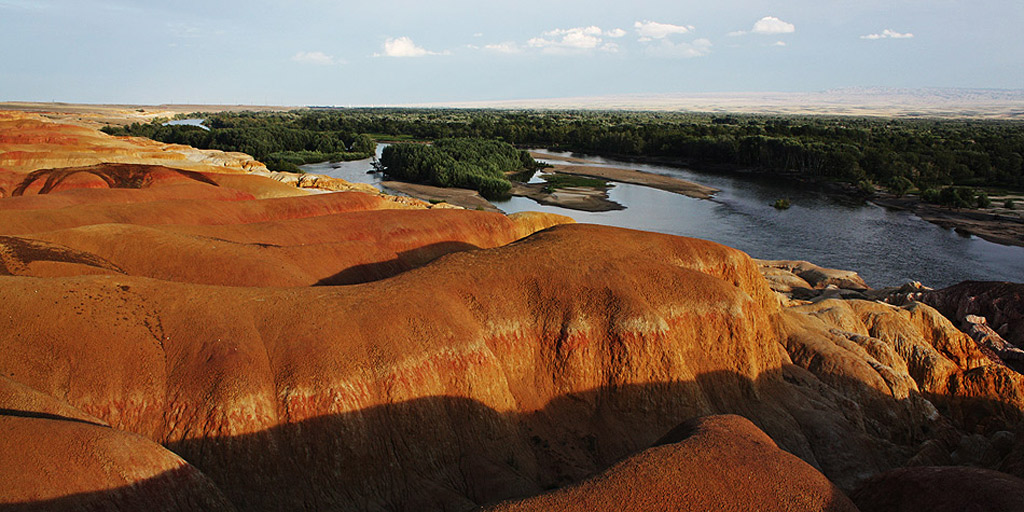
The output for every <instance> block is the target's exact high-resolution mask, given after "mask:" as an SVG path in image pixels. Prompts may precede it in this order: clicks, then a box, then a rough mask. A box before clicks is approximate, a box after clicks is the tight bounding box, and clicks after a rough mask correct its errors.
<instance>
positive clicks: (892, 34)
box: [860, 29, 914, 39]
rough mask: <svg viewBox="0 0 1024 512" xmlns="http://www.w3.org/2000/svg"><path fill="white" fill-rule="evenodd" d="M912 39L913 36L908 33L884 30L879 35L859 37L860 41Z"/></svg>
mask: <svg viewBox="0 0 1024 512" xmlns="http://www.w3.org/2000/svg"><path fill="white" fill-rule="evenodd" d="M911 37H914V34H911V33H910V32H907V33H904V34H901V33H899V32H896V31H895V30H890V29H885V30H883V31H882V33H881V34H868V35H866V36H860V38H861V39H910V38H911Z"/></svg>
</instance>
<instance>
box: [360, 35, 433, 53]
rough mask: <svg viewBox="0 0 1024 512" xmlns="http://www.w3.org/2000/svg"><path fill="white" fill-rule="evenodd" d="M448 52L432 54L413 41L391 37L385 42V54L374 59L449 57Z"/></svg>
mask: <svg viewBox="0 0 1024 512" xmlns="http://www.w3.org/2000/svg"><path fill="white" fill-rule="evenodd" d="M447 54H448V52H440V53H439V52H432V51H430V50H427V49H426V48H423V47H422V46H416V43H413V42H412V39H410V38H408V37H405V36H402V37H389V38H387V40H385V41H384V53H375V54H373V56H374V57H425V56H427V55H447Z"/></svg>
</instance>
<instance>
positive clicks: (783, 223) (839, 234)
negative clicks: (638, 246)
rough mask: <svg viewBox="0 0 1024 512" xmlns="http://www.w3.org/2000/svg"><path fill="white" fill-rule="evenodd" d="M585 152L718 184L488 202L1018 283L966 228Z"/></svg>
mask: <svg viewBox="0 0 1024 512" xmlns="http://www.w3.org/2000/svg"><path fill="white" fill-rule="evenodd" d="M379 149H380V148H378V151H379ZM553 154H555V153H553ZM588 159H591V160H594V161H597V162H600V163H601V164H604V165H608V166H612V167H627V168H631V169H639V170H642V171H647V172H654V173H658V174H665V175H669V176H675V177H678V178H682V179H685V180H689V181H694V182H698V183H701V184H705V185H709V186H712V187H715V188H717V189H719V190H720V192H719V193H717V194H715V196H714V198H712V199H710V200H701V199H693V198H690V197H686V196H682V195H679V194H673V193H671V192H664V191H661V190H657V189H653V188H648V187H642V186H638V185H629V184H625V183H616V184H615V186H614V187H613V188H612V189H611V190H610V193H609V196H610V198H611V199H612V200H613V201H616V202H618V203H620V204H622V205H625V206H626V209H625V210H617V211H610V212H597V213H591V212H580V211H575V210H568V209H565V208H559V207H554V206H544V205H540V204H537V203H536V202H534V201H532V200H530V199H527V198H523V197H513V198H511V199H510V200H508V201H497V202H495V203H494V204H495V205H496V206H497V207H498V208H501V209H502V210H503V211H505V212H506V213H513V212H519V211H544V212H552V213H558V214H561V215H566V216H569V217H572V218H574V219H576V220H577V221H578V222H589V223H594V224H605V225H609V226H619V227H625V228H633V229H642V230H646V231H656V232H660V233H669V234H674V235H683V236H691V237H697V238H704V239H707V240H712V241H715V242H719V243H722V244H725V245H728V246H731V247H735V248H737V249H740V250H742V251H745V252H747V253H748V254H750V255H751V256H754V257H756V258H765V259H801V260H808V261H811V262H814V263H817V264H819V265H822V266H826V267H833V268H841V269H850V270H856V271H857V272H859V273H860V275H861V276H862V277H863V278H864V279H865V280H866V281H867V282H868V284H869V285H871V286H873V287H880V286H889V285H899V284H902V283H903V282H906V281H908V280H915V281H921V282H922V283H924V284H925V285H927V286H932V287H936V288H938V287H944V286H948V285H951V284H955V283H958V282H960V281H963V280H968V279H973V280H995V281H1017V282H1022V281H1024V247H1008V246H1003V245H999V244H994V243H991V242H987V241H985V240H982V239H980V238H978V237H974V236H963V235H960V234H957V233H956V232H954V231H953V230H949V229H943V228H940V227H938V226H936V225H934V224H931V223H929V222H926V221H923V220H921V219H920V218H918V217H916V216H914V215H912V214H910V213H907V212H902V211H890V210H887V209H885V208H882V207H879V206H876V205H872V204H865V205H853V204H845V203H843V202H840V201H838V200H836V199H835V198H833V197H831V196H827V195H825V194H822V193H820V192H817V191H815V190H811V189H801V188H794V186H793V184H791V183H780V182H777V181H772V180H764V179H756V178H751V177H748V176H743V177H737V176H731V175H723V174H709V173H700V172H696V171H690V170H687V169H680V168H675V167H667V166H662V165H651V164H637V163H629V162H620V161H615V160H610V159H603V158H599V157H593V158H591V157H588ZM303 168H304V169H305V170H307V172H314V173H318V174H327V175H331V176H336V177H339V178H342V179H346V180H350V181H358V182H362V183H371V184H373V185H376V186H378V187H379V186H380V180H379V177H377V176H376V175H371V174H366V170H368V169H369V168H370V166H369V160H360V161H358V162H347V163H343V164H313V165H308V166H304V167H303ZM783 197H787V198H789V199H790V201H791V203H792V207H791V208H790V209H788V210H782V211H780V210H776V209H775V208H773V207H772V206H771V204H772V203H773V202H774V201H775V200H776V199H779V198H783Z"/></svg>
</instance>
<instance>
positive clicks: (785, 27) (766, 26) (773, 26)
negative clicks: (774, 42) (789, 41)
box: [728, 16, 796, 36]
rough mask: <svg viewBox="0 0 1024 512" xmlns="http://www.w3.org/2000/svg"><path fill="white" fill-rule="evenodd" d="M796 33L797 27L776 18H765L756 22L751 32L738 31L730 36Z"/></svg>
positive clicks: (730, 33)
mask: <svg viewBox="0 0 1024 512" xmlns="http://www.w3.org/2000/svg"><path fill="white" fill-rule="evenodd" d="M793 32H796V25H794V24H792V23H789V22H786V21H782V20H780V19H779V18H776V17H775V16H765V17H764V18H761V19H759V20H757V21H756V22H754V26H753V28H751V29H750V31H749V32H747V31H746V30H738V31H736V32H729V34H728V35H730V36H742V35H744V34H761V35H778V34H792V33H793Z"/></svg>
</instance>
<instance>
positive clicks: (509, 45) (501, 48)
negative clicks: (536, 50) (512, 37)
mask: <svg viewBox="0 0 1024 512" xmlns="http://www.w3.org/2000/svg"><path fill="white" fill-rule="evenodd" d="M484 49H485V50H490V51H492V52H498V53H510V54H511V53H522V52H523V49H522V48H520V47H519V45H518V44H516V43H515V42H514V41H505V42H504V43H496V44H488V45H485V46H484Z"/></svg>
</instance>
